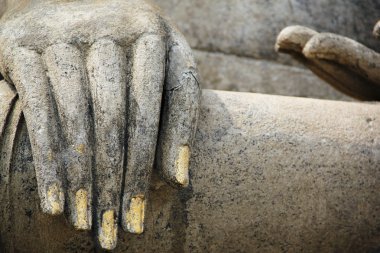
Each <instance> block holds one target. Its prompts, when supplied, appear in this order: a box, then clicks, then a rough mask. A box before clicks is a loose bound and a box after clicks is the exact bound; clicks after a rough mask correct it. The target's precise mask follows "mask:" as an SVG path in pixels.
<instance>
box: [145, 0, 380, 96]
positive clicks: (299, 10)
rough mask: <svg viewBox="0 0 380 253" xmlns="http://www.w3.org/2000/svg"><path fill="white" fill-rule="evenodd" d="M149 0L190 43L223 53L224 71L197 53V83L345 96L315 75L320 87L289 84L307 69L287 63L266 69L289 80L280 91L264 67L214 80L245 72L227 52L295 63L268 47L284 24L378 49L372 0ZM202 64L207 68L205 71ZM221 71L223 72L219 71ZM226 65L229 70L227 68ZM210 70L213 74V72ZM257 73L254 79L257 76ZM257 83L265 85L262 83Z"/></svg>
mask: <svg viewBox="0 0 380 253" xmlns="http://www.w3.org/2000/svg"><path fill="white" fill-rule="evenodd" d="M152 1H153V2H154V3H156V4H157V5H158V6H160V7H161V8H162V10H163V12H165V13H166V15H168V16H169V17H171V18H172V19H173V21H174V23H175V24H177V25H178V27H179V29H180V31H181V32H182V33H184V35H185V37H186V38H187V39H188V41H189V43H190V45H191V46H192V47H193V48H194V49H199V50H202V51H207V52H217V53H222V54H225V55H224V56H223V55H218V56H217V57H218V58H224V60H223V62H226V63H227V62H228V63H229V65H227V66H229V70H230V71H225V70H226V67H224V66H223V67H222V66H220V64H217V65H213V63H214V62H213V61H210V62H207V61H203V59H204V58H206V57H207V55H202V54H197V60H198V62H199V69H201V71H202V72H203V73H202V77H203V79H204V81H203V85H204V87H206V88H211V87H212V88H214V87H218V88H220V89H225V88H227V89H229V90H236V88H238V89H239V88H240V87H241V86H242V91H246V86H245V85H248V84H249V85H252V88H251V90H253V91H256V92H263V93H269V94H280V95H294V96H297V95H299V94H302V95H303V96H307V97H318V98H320V97H323V98H328V99H339V100H342V99H344V100H347V97H346V96H342V95H338V93H333V92H331V89H330V88H327V87H323V86H327V84H326V83H325V82H323V81H315V83H317V85H318V86H320V87H313V88H310V87H308V88H305V89H304V87H298V90H297V89H295V88H294V85H295V84H297V83H299V82H300V80H302V79H305V77H304V76H305V75H306V73H308V74H309V75H312V74H311V72H309V71H307V72H303V71H300V74H299V75H294V72H293V71H292V69H290V71H289V73H282V72H280V73H276V72H271V76H272V77H273V79H282V80H289V83H292V84H293V85H291V84H289V87H287V92H286V93H284V85H277V83H275V84H273V83H270V82H269V80H266V79H265V77H266V76H267V75H268V73H267V72H265V71H264V72H263V74H262V76H263V77H257V75H260V73H259V74H258V73H257V72H255V71H252V75H251V76H250V81H248V82H245V83H244V84H242V83H241V82H240V80H239V78H238V79H237V80H236V82H234V83H232V84H231V85H230V86H229V87H226V86H225V85H224V84H225V83H220V82H218V78H219V77H220V75H223V77H224V78H223V79H227V80H235V79H236V76H246V77H247V75H248V74H247V73H246V71H245V70H246V68H243V69H241V68H240V69H239V68H237V67H235V66H239V62H240V61H236V60H234V58H231V57H229V55H230V54H233V55H238V56H245V57H248V58H251V59H255V60H258V59H259V60H270V61H275V62H280V63H283V64H286V65H296V66H298V67H300V66H299V65H298V64H297V63H296V62H295V61H294V60H293V59H291V57H288V56H286V55H281V54H278V53H276V52H275V51H274V50H273V48H274V44H275V41H276V37H277V35H278V33H279V32H280V31H281V30H282V29H283V28H285V27H286V26H289V25H304V26H309V27H310V28H313V29H315V30H317V31H320V32H332V33H337V34H340V35H344V36H347V37H350V38H353V39H355V40H358V41H359V42H361V43H363V44H364V45H366V46H369V47H370V48H372V49H375V50H377V51H380V43H379V42H378V41H376V39H375V38H373V36H372V29H373V27H374V25H375V24H376V21H377V19H378V18H379V15H378V13H379V11H380V3H379V2H378V1H376V0H355V1H344V0H338V1H336V0H323V1H312V0H289V1H277V0H269V1H264V0H259V1H256V0H240V1H237V0H236V1H235V0H232V1H231V0H152ZM199 56H201V57H199ZM247 61H248V60H247ZM252 61H253V60H252ZM256 62H257V61H253V63H251V64H247V65H248V66H250V65H255V63H256ZM263 64H269V63H263ZM204 69H208V70H209V71H207V72H205V70H204ZM223 71H224V74H220V73H223ZM232 71H234V73H235V74H231V72H232ZM215 73H218V74H217V75H215ZM301 73H302V74H301ZM257 79H259V80H260V81H259V82H258V80H257ZM323 84H325V85H323ZM286 86H287V85H286ZM311 86H314V85H313V84H312V85H311ZM262 87H268V89H263V88H262ZM273 87H275V89H273Z"/></svg>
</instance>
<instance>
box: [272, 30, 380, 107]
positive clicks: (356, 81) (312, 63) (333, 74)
mask: <svg viewBox="0 0 380 253" xmlns="http://www.w3.org/2000/svg"><path fill="white" fill-rule="evenodd" d="M317 34H318V33H317V32H315V31H314V30H312V29H310V28H307V27H303V26H289V27H286V28H284V29H283V30H282V31H281V32H280V33H279V35H278V36H277V40H276V45H275V49H276V51H278V52H282V53H288V54H290V55H292V56H293V57H294V58H295V59H296V60H298V61H300V62H301V63H303V64H304V65H305V66H307V67H308V68H309V69H310V70H311V71H313V73H314V74H316V75H317V76H319V77H320V78H321V79H323V80H325V81H326V82H328V83H329V84H331V85H332V86H333V87H335V88H336V89H337V90H340V91H341V92H343V93H345V94H347V95H349V96H352V97H354V98H357V99H362V100H378V99H379V98H380V86H379V85H376V84H374V83H372V82H371V81H370V80H366V79H365V78H364V77H363V76H361V75H359V74H357V73H356V72H354V71H352V70H351V69H350V68H348V67H347V66H344V65H341V64H339V63H337V62H333V61H328V60H323V59H317V58H306V57H305V56H304V55H303V49H304V47H305V45H306V44H307V43H308V42H309V40H311V39H312V38H313V37H314V36H315V35H317Z"/></svg>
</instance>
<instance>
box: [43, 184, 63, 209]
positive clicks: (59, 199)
mask: <svg viewBox="0 0 380 253" xmlns="http://www.w3.org/2000/svg"><path fill="white" fill-rule="evenodd" d="M63 202H64V195H63V192H62V191H61V188H60V187H59V186H58V185H57V184H53V185H51V186H50V187H49V189H48V191H47V204H48V208H49V210H48V212H49V213H50V214H51V215H59V214H61V213H62V212H63V205H64V203H63Z"/></svg>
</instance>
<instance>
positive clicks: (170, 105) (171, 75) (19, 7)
mask: <svg viewBox="0 0 380 253" xmlns="http://www.w3.org/2000/svg"><path fill="white" fill-rule="evenodd" d="M0 69H1V74H2V75H3V76H4V78H5V79H6V80H7V81H8V82H10V83H11V84H13V85H14V87H15V89H16V90H17V92H18V94H19V97H20V99H21V101H22V104H23V112H24V116H25V119H26V122H27V126H28V132H29V136H30V139H31V144H32V151H33V158H34V162H35V168H36V175H37V183H38V188H39V189H38V191H39V196H40V198H41V207H42V210H43V211H44V212H45V213H48V214H52V215H58V214H60V213H62V212H63V211H64V210H66V212H67V214H68V217H69V220H70V221H71V222H72V224H73V225H74V226H75V227H76V228H77V229H83V230H87V229H90V228H91V226H92V221H94V223H95V224H94V225H95V227H96V229H97V234H98V238H99V243H100V245H101V246H102V247H103V248H106V249H112V248H114V247H115V246H116V240H117V224H118V222H119V221H120V222H121V224H122V226H123V228H124V230H127V231H129V232H131V233H141V232H142V231H143V229H144V227H143V220H144V208H145V205H146V199H147V191H148V187H149V181H150V180H149V179H150V174H151V172H152V168H153V163H154V161H156V164H157V167H158V168H159V170H160V172H161V173H162V175H163V176H164V178H165V179H166V180H167V181H168V182H169V183H170V184H172V185H177V186H187V185H188V183H189V175H188V165H189V156H190V150H191V140H192V138H193V136H194V133H195V128H196V119H197V114H198V108H199V99H200V87H199V84H198V81H197V73H196V67H195V64H194V61H193V58H192V54H191V51H190V48H189V46H188V45H187V43H186V42H185V40H184V39H183V37H182V36H181V35H180V34H179V33H178V32H177V31H176V30H175V29H174V28H173V27H172V26H171V25H169V24H168V23H167V22H166V21H165V20H164V19H163V18H161V17H160V15H159V14H158V12H157V11H156V10H155V9H153V8H152V7H151V6H150V5H149V4H147V3H145V2H144V1H141V0H128V1H125V0H120V1H116V0H114V1H111V0H108V1H30V2H29V1H17V3H12V1H10V8H8V11H7V12H6V13H5V15H4V16H3V18H2V19H1V23H0ZM65 206H66V208H64V207H65ZM92 216H94V217H92Z"/></svg>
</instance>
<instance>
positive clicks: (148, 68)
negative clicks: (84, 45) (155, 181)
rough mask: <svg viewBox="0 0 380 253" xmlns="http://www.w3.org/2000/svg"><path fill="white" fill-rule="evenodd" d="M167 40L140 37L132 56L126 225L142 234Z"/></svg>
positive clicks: (126, 181)
mask: <svg viewBox="0 0 380 253" xmlns="http://www.w3.org/2000/svg"><path fill="white" fill-rule="evenodd" d="M165 54H166V48H165V42H164V40H163V38H162V37H161V36H157V35H147V36H143V37H141V38H139V39H138V40H137V41H136V43H135V45H134V47H133V53H132V59H131V80H130V85H129V99H128V102H129V103H128V104H129V105H128V119H129V122H128V134H127V137H128V144H127V147H128V151H127V154H128V155H127V169H126V173H125V178H124V194H123V206H122V225H123V228H124V230H126V231H129V232H131V233H136V234H140V233H142V232H143V230H144V212H145V204H146V199H147V192H148V190H149V183H150V178H151V173H152V169H153V163H154V158H155V152H156V144H157V135H158V129H159V120H160V111H161V100H162V90H163V85H164V73H165Z"/></svg>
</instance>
